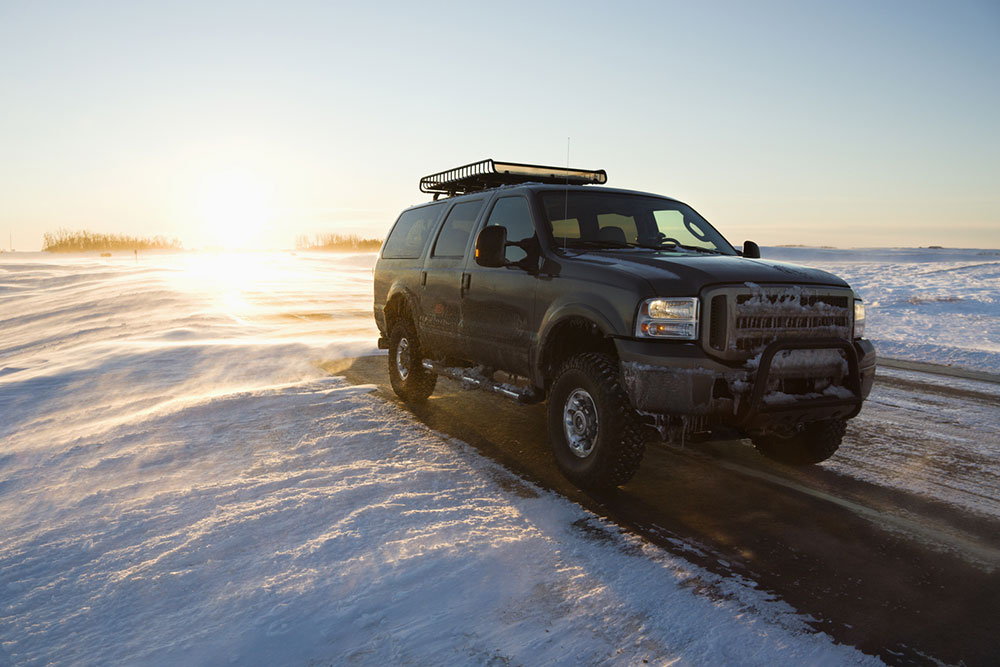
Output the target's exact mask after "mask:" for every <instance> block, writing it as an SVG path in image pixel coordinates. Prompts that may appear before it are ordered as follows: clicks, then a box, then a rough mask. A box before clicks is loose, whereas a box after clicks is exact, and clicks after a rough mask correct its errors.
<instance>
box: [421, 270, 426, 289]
mask: <svg viewBox="0 0 1000 667" xmlns="http://www.w3.org/2000/svg"><path fill="white" fill-rule="evenodd" d="M420 286H421V287H426V286H427V272H426V271H421V272H420Z"/></svg>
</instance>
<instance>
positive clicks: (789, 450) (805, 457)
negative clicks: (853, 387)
mask: <svg viewBox="0 0 1000 667" xmlns="http://www.w3.org/2000/svg"><path fill="white" fill-rule="evenodd" d="M846 428H847V422H846V421H844V420H843V419H824V420H822V421H818V422H812V423H809V424H805V425H803V426H802V428H801V430H799V431H797V432H796V433H793V434H792V435H790V436H788V437H782V436H780V435H777V434H774V433H769V434H766V435H758V436H754V438H753V445H754V447H756V448H757V451H758V452H760V453H761V454H763V455H764V456H766V457H767V458H769V459H771V460H773V461H777V462H778V463H784V464H787V465H793V466H805V465H813V464H815V463H819V462H821V461H826V460H827V459H828V458H830V457H831V456H833V455H834V453H835V452H836V451H837V449H838V448H839V447H840V441H841V440H842V439H843V438H844V431H845V430H846Z"/></svg>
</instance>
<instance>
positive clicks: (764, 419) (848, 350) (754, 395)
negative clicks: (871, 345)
mask: <svg viewBox="0 0 1000 667" xmlns="http://www.w3.org/2000/svg"><path fill="white" fill-rule="evenodd" d="M786 350H841V351H842V352H843V353H844V357H845V358H846V360H847V375H846V376H845V377H844V387H845V388H846V389H848V390H850V391H851V393H853V394H854V396H853V397H852V398H838V397H835V396H820V397H816V398H803V399H802V400H799V401H795V402H794V403H788V404H778V405H767V404H765V403H764V395H765V394H766V393H767V385H768V380H769V379H770V377H771V364H772V362H773V361H774V357H775V355H776V354H778V353H779V352H783V351H786ZM863 402H864V398H863V397H862V395H861V371H860V368H859V364H858V353H857V351H856V350H855V349H854V345H852V344H851V343H850V342H849V341H846V340H843V339H841V338H813V339H806V340H780V341H774V342H773V343H771V344H769V345H768V346H767V347H765V348H764V351H763V352H762V353H761V355H760V365H759V366H758V367H757V377H756V379H755V380H754V384H753V390H752V391H751V392H750V397H749V399H748V400H747V401H746V402H745V403H744V404H743V405H742V406H741V407H740V410H739V411H738V413H737V416H736V422H735V426H737V427H739V428H744V429H758V428H767V427H771V426H775V425H778V424H781V425H796V424H799V423H803V422H813V421H819V420H821V419H838V418H839V419H850V418H851V417H854V416H855V415H857V414H858V413H859V412H860V411H861V404H862V403H863Z"/></svg>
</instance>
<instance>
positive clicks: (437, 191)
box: [420, 159, 608, 198]
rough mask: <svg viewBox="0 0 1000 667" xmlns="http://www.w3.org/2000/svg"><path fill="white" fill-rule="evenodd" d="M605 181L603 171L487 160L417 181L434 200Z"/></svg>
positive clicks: (605, 176) (606, 175)
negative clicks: (504, 188)
mask: <svg viewBox="0 0 1000 667" xmlns="http://www.w3.org/2000/svg"><path fill="white" fill-rule="evenodd" d="M607 181H608V174H607V172H606V171H604V170H603V169H597V170H588V169H570V168H568V167H545V166H542V165H537V164H522V163H519V162H496V161H495V160H492V159H488V160H480V161H479V162H471V163H469V164H465V165H462V166H461V167H455V168H454V169H448V170H447V171H442V172H438V173H436V174H431V175H430V176H424V177H423V178H421V179H420V191H421V192H426V193H428V194H434V195H435V198H437V197H436V195H448V196H454V195H461V194H467V193H470V192H480V191H482V190H489V189H491V188H498V187H500V186H501V185H514V184H517V183H555V184H562V183H567V184H570V185H587V184H591V183H594V184H598V185H600V184H603V183H607Z"/></svg>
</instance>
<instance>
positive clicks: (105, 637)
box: [0, 253, 996, 665]
mask: <svg viewBox="0 0 1000 667" xmlns="http://www.w3.org/2000/svg"><path fill="white" fill-rule="evenodd" d="M371 264H372V257H371V256H370V255H356V256H349V255H348V256H345V255H299V256H294V255H289V254H284V255H281V254H275V255H231V256H226V255H219V256H210V255H180V256H161V257H155V256H153V257H144V258H141V259H140V261H139V262H138V263H136V262H134V261H133V260H132V259H131V258H128V259H127V260H126V259H121V260H120V259H118V258H112V260H110V261H100V260H97V259H96V258H65V257H51V256H46V255H35V254H22V253H19V254H17V255H16V256H12V255H3V256H0V334H2V338H0V512H2V516H3V517H4V526H3V529H2V530H0V664H4V663H5V662H6V663H10V664H47V663H74V664H95V665H96V664H107V663H109V662H117V663H123V662H129V663H142V664H218V663H233V664H275V663H283V664H289V663H291V664H306V663H309V662H310V661H312V662H315V663H318V664H343V663H345V662H356V663H362V664H375V663H379V664H385V663H400V662H406V661H411V662H416V663H432V662H433V663H445V664H468V663H473V664H485V663H490V662H498V663H502V662H504V661H510V662H513V663H533V664H587V663H598V662H605V661H612V660H613V661H615V662H619V663H624V664H632V663H642V662H643V661H644V660H649V661H650V662H651V663H653V664H662V663H668V662H678V663H681V664H725V663H730V664H732V663H740V664H761V665H763V664H771V663H774V662H776V661H778V662H783V663H800V664H802V663H808V664H838V665H839V664H846V663H850V664H870V663H875V662H877V659H876V658H874V657H871V656H868V655H864V654H863V653H861V652H860V651H858V650H856V649H853V648H851V647H850V646H845V645H841V644H837V643H835V642H834V641H833V640H832V639H831V637H830V636H828V635H826V634H824V633H821V632H817V631H816V630H815V628H814V626H813V625H812V624H810V621H811V619H810V618H809V617H808V615H806V614H803V613H799V612H797V611H796V610H795V609H794V608H792V607H791V606H790V605H789V604H787V603H786V602H784V601H783V600H781V599H779V598H777V597H776V596H775V595H774V594H773V593H771V592H768V591H764V590H761V589H760V588H759V587H758V586H757V584H756V583H755V582H754V581H753V580H752V579H751V578H748V577H745V576H740V575H738V574H728V575H726V574H719V573H718V572H716V571H713V570H712V569H711V568H706V567H704V566H703V565H702V564H698V563H696V562H694V561H693V560H691V559H686V558H684V557H682V556H679V555H677V553H675V552H672V551H670V550H667V549H663V548H661V547H660V546H657V545H656V544H654V543H651V542H650V541H647V540H643V539H641V538H639V537H636V536H634V535H632V534H630V533H626V532H623V531H621V530H620V529H619V528H617V527H616V526H615V525H614V524H613V523H611V522H609V521H608V520H606V519H603V518H600V517H599V516H598V515H597V514H594V513H592V512H590V511H588V510H586V509H584V508H583V507H581V506H580V505H578V504H576V503H574V502H572V501H570V500H568V499H566V498H565V497H563V496H562V495H560V494H558V493H554V492H552V491H548V490H546V489H545V488H544V487H539V486H537V485H534V484H531V483H528V482H525V481H523V480H521V479H519V478H518V477H517V476H516V475H513V474H511V473H510V472H509V471H508V470H507V469H506V468H504V467H503V466H501V465H499V464H497V463H496V462H494V461H492V460H490V459H488V458H484V457H483V456H482V455H480V454H479V453H478V452H477V451H476V450H474V449H472V448H470V447H469V446H467V445H466V444H464V443H463V442H461V441H458V440H455V439H453V438H449V437H447V436H446V435H442V434H440V433H437V432H435V431H433V430H431V429H429V428H427V427H426V426H425V425H423V424H421V423H420V422H419V421H417V420H415V419H414V418H413V417H412V416H410V415H409V414H408V413H406V412H405V411H402V410H400V409H399V408H398V407H396V406H395V404H393V403H391V402H387V401H385V400H384V399H382V398H379V397H378V396H375V395H372V394H370V393H368V391H369V390H368V388H366V387H364V386H362V387H357V386H350V385H349V384H348V383H347V382H346V381H344V380H342V379H339V378H336V377H333V378H331V377H329V376H328V375H327V374H326V373H325V372H324V371H323V370H322V369H321V368H320V364H321V363H323V364H327V365H329V364H330V363H331V362H332V360H336V359H347V358H349V357H356V356H358V355H364V354H374V353H375V352H376V351H375V348H374V342H375V338H376V332H375V330H374V325H373V323H372V320H371V273H370V267H371ZM992 322H993V324H992V325H991V326H993V327H995V326H996V324H995V322H996V314H995V312H994V315H993V319H992ZM874 323H875V318H873V322H872V325H871V326H873V328H874ZM992 330H993V331H995V329H992ZM880 335H881V334H880ZM886 335H888V334H886ZM873 336H874V331H873ZM954 343H955V341H953V340H947V341H943V343H942V344H943V345H954ZM963 349H964V348H963ZM973 352H974V353H977V354H978V352H982V354H983V358H985V359H990V358H992V357H991V356H990V355H995V353H996V351H995V350H992V351H991V350H989V349H986V350H982V351H976V350H973ZM977 358H978V357H977ZM905 380H906V378H905V377H903V376H900V382H904V381H905ZM887 400H906V399H905V398H903V399H892V398H891V397H889V398H888V399H887ZM935 409H936V408H935ZM914 410H915V411H916V412H917V413H919V412H920V409H919V407H918V406H915V407H914ZM954 411H955V419H957V420H958V421H959V422H961V420H962V419H964V417H965V413H964V412H963V408H962V407H961V403H959V404H958V405H957V406H956V407H955V408H954ZM939 412H940V413H941V414H945V413H946V412H947V410H941V411H939ZM976 419H981V420H982V423H983V424H984V428H986V429H987V430H989V429H992V431H991V432H992V433H995V432H996V414H995V413H993V415H992V417H991V416H990V413H989V411H988V410H985V411H984V412H983V414H982V415H980V416H977V417H976ZM915 421H919V417H918V418H915ZM875 426H878V425H877V424H876V425H875ZM860 428H865V425H864V424H863V423H861V425H860ZM942 433H944V435H942V436H940V437H941V438H943V440H942V443H943V444H942V446H941V448H942V450H943V451H942V454H941V455H942V459H943V460H945V459H946V460H945V468H948V466H951V467H952V468H953V469H956V470H957V469H961V470H963V471H964V473H967V474H966V476H965V478H963V481H962V482H961V484H960V488H959V489H958V493H957V494H956V495H954V496H952V497H950V498H947V499H946V502H949V503H955V504H958V505H962V506H963V507H964V508H965V509H968V510H969V511H970V512H975V513H983V514H990V515H993V516H995V513H996V500H995V498H996V488H995V484H996V471H995V457H993V458H991V457H990V456H989V452H988V443H985V442H979V443H977V444H978V445H979V446H980V448H981V449H982V448H987V449H986V450H984V451H983V452H980V453H979V454H977V455H976V456H974V457H966V458H961V457H959V458H956V455H955V454H954V451H953V450H951V449H949V448H948V447H947V445H948V443H949V442H950V441H949V438H950V436H948V435H947V433H946V432H945V431H942ZM936 437H937V436H936ZM977 439H978V440H980V441H982V440H983V438H982V437H979V438H975V437H968V438H967V440H969V441H970V442H971V441H976V440H977ZM970 447H971V445H970ZM876 454H877V455H876ZM851 455H853V456H857V457H859V461H860V464H859V465H857V466H855V465H852V463H851V460H850V459H849V458H843V459H841V458H840V457H838V459H837V460H835V463H833V465H835V466H839V467H840V468H838V471H839V470H841V469H842V470H843V471H844V474H860V475H867V476H870V477H871V478H872V479H874V480H875V481H876V483H879V484H882V483H884V484H886V485H887V486H894V485H895V486H899V485H904V486H905V485H911V486H912V490H914V491H916V492H919V493H932V494H936V493H937V491H936V490H935V488H936V487H935V484H934V481H935V476H936V473H935V472H934V471H933V470H931V471H923V473H922V474H913V475H905V476H901V475H899V470H898V467H897V466H896V465H895V462H894V461H893V460H892V459H891V458H881V457H882V454H880V453H878V451H877V450H873V454H872V455H870V456H867V455H865V454H864V453H854V454H851ZM991 466H992V467H991ZM858 469H860V470H862V472H861V473H856V472H852V471H855V470H858ZM969 471H971V473H970V472H969ZM977 471H978V472H977ZM980 472H981V473H982V474H981V479H980V480H979V481H977V475H979V473H980ZM990 484H992V485H993V486H992V487H990V486H989V485H990ZM937 486H940V485H937ZM977 493H978V494H979V495H980V496H982V497H981V498H979V499H978V500H977V499H974V498H975V496H976V494H977ZM883 657H884V656H883Z"/></svg>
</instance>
